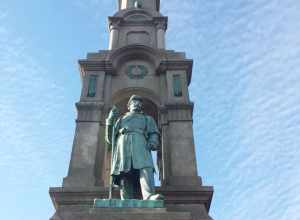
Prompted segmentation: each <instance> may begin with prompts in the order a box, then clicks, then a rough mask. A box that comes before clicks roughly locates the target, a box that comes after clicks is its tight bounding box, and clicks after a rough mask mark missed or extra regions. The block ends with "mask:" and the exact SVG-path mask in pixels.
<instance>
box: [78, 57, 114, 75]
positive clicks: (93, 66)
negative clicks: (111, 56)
mask: <svg viewBox="0 0 300 220" xmlns="http://www.w3.org/2000/svg"><path fill="white" fill-rule="evenodd" d="M78 63H79V66H80V74H81V77H82V78H83V77H84V76H85V74H86V72H88V71H104V72H106V73H111V72H112V63H111V62H110V61H106V60H91V59H85V60H79V61H78Z"/></svg>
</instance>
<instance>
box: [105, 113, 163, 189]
mask: <svg viewBox="0 0 300 220" xmlns="http://www.w3.org/2000/svg"><path fill="white" fill-rule="evenodd" d="M107 126H111V129H107V132H108V134H107V138H106V139H107V142H108V143H110V144H111V146H112V160H111V175H112V177H113V182H114V184H116V185H119V179H120V178H119V177H120V175H122V174H124V173H128V172H130V171H131V170H132V169H136V170H139V169H142V168H153V169H154V165H153V160H152V155H151V150H157V148H158V146H159V131H158V129H157V125H156V123H155V121H154V119H153V118H152V117H151V116H148V115H145V114H144V113H132V112H128V113H126V114H125V115H124V116H123V117H121V118H119V119H118V120H117V121H116V122H115V123H114V124H111V125H110V124H109V123H108V124H107Z"/></svg>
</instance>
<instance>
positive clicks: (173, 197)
mask: <svg viewBox="0 0 300 220" xmlns="http://www.w3.org/2000/svg"><path fill="white" fill-rule="evenodd" d="M156 191H157V192H158V193H161V194H163V195H164V196H165V204H166V207H168V205H175V204H185V205H187V204H189V205H192V204H204V205H205V207H206V210H207V212H209V209H210V205H211V201H212V196H213V192H214V189H213V187H211V186H186V187H183V186H182V187H174V186H173V187H157V189H156ZM49 194H50V197H51V200H52V202H53V205H54V207H55V208H56V209H58V208H59V207H61V206H71V205H89V206H92V205H93V203H94V199H95V198H99V199H106V198H108V188H105V187H90V188H66V187H53V188H50V189H49ZM113 196H114V198H117V197H118V196H119V193H118V192H117V190H114V194H113Z"/></svg>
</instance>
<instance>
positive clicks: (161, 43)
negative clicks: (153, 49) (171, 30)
mask: <svg viewBox="0 0 300 220" xmlns="http://www.w3.org/2000/svg"><path fill="white" fill-rule="evenodd" d="M165 47H166V45H165V30H164V29H162V28H159V29H158V30H157V48H158V49H165Z"/></svg>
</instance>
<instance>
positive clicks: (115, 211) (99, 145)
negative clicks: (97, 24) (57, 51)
mask: <svg viewBox="0 0 300 220" xmlns="http://www.w3.org/2000/svg"><path fill="white" fill-rule="evenodd" d="M108 20H109V32H110V37H109V48H108V50H101V51H99V52H96V53H89V54H88V55H87V58H86V59H83V60H79V66H80V74H81V80H82V93H81V97H80V101H79V102H78V103H76V108H77V112H78V115H77V120H76V130H75V137H74V142H73V149H72V154H71V161H70V165H69V171H68V174H67V176H66V177H65V178H64V179H63V183H62V186H61V187H55V188H50V190H49V193H50V196H51V199H52V202H53V204H54V207H55V209H56V212H55V213H54V215H53V217H52V218H51V219H50V220H83V219H84V220H96V219H97V220H106V219H107V220H108V219H109V220H113V219H122V220H127V219H139V220H160V219H168V220H173V219H174V220H175V219H176V220H211V217H210V216H209V214H208V212H209V209H210V204H211V199H212V195H213V188H212V187H210V186H203V185H202V181H201V178H200V177H199V176H198V173H197V165H196V158H195V146H194V137H193V129H192V123H193V103H192V102H191V101H190V99H189V91H188V86H189V84H190V82H191V75H192V66H193V61H192V60H190V59H187V58H186V56H185V54H184V53H183V52H176V51H173V50H166V49H165V32H166V30H167V23H168V18H167V17H164V16H163V15H161V13H160V1H159V0H119V1H118V12H117V13H116V14H115V15H114V16H112V17H109V18H108ZM133 95H135V96H133ZM128 100H129V102H128ZM128 105H129V110H128ZM130 105H131V106H130ZM141 107H143V109H141ZM116 109H118V111H117V110H116ZM128 111H129V113H128ZM123 119H124V120H123ZM126 120H127V122H128V121H130V123H127V124H126ZM120 121H122V123H121V122H120ZM132 121H134V122H137V123H132ZM141 124H143V126H140V125H141ZM133 125H134V126H133ZM132 126H133V127H132ZM125 139H126V140H125ZM127 139H130V141H128V140H127ZM129 142H130V144H129ZM124 146H125V147H124ZM126 146H130V147H129V148H128V147H126ZM120 149H122V153H120V152H121V151H120ZM126 149H127V150H128V149H130V153H129V154H126V153H124V150H126ZM133 149H134V150H135V151H137V153H134V152H133V151H132V150H133ZM118 150H119V151H118ZM150 150H156V151H157V156H156V157H155V161H154V163H153V161H152V157H151V153H150ZM118 152H119V153H118ZM136 155H139V156H136ZM123 156H125V158H127V159H125V158H122V157H123ZM142 156H143V160H142ZM128 158H129V159H128ZM122 161H123V162H122ZM124 161H125V162H124ZM156 165H157V167H158V169H157V172H156V174H157V175H158V176H159V181H160V184H159V186H157V187H156V188H154V185H153V168H154V167H155V166H156ZM111 186H115V187H113V190H110V189H111V188H112V187H111ZM109 192H112V194H111V195H109V194H110V193H109ZM151 201H152V202H153V201H154V203H151ZM157 201H163V202H162V203H159V204H158V203H155V202H157ZM157 204H158V205H157Z"/></svg>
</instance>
